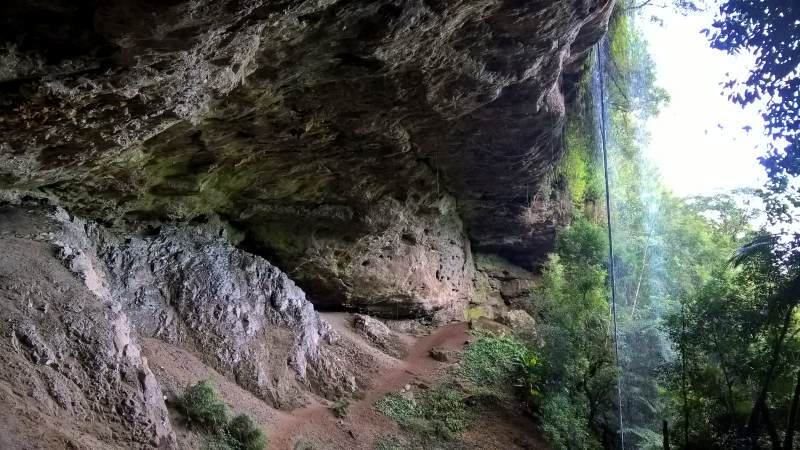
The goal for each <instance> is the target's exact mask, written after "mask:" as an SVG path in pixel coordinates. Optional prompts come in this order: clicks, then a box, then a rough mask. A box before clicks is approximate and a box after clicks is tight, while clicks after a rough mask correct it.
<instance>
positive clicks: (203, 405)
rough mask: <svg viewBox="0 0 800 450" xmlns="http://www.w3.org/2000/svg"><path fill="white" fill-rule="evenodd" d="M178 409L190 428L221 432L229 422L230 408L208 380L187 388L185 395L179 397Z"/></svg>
mask: <svg viewBox="0 0 800 450" xmlns="http://www.w3.org/2000/svg"><path fill="white" fill-rule="evenodd" d="M178 411H179V412H180V413H181V414H182V415H183V418H184V419H185V420H186V425H187V426H188V427H189V428H199V429H202V430H204V431H207V432H210V433H216V434H219V433H222V432H223V431H224V429H225V426H226V425H227V423H228V408H227V407H225V404H224V403H222V402H221V401H220V400H219V399H218V398H217V394H216V392H214V388H213V387H212V386H211V382H210V381H208V380H203V381H201V382H199V383H197V384H194V385H191V386H189V387H187V388H186V391H185V392H184V393H183V396H182V397H180V398H179V399H178Z"/></svg>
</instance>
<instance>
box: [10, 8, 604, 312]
mask: <svg viewBox="0 0 800 450" xmlns="http://www.w3.org/2000/svg"><path fill="white" fill-rule="evenodd" d="M611 6H612V2H611V1H609V0H576V1H571V2H564V1H559V0H542V1H531V2H520V1H513V0H450V1H441V0H411V1H403V2H399V1H388V0H379V1H345V0H339V1H335V0H334V1H325V2H319V1H311V0H285V1H266V0H170V1H166V2H155V1H151V0H129V1H124V2H112V1H105V0H101V1H94V0H70V1H67V0H54V1H50V2H27V1H23V0H9V1H6V2H3V4H2V6H0V23H1V24H2V27H0V188H2V189H14V190H21V191H28V192H38V193H44V194H46V195H49V196H51V197H52V198H55V199H57V200H58V201H59V202H60V203H61V204H62V205H63V206H64V207H65V208H67V209H68V210H69V211H70V212H72V213H75V214H79V215H82V216H84V217H88V218H92V219H97V220H100V221H103V222H104V223H106V224H109V225H115V226H117V227H121V228H122V229H136V226H137V225H136V224H137V223H141V222H162V223H163V222H183V223H185V222H188V221H191V220H194V219H199V218H202V217H210V216H213V215H219V216H220V217H222V218H223V219H224V220H225V221H227V222H228V223H230V224H232V225H233V226H234V227H235V228H237V229H238V230H240V231H242V232H243V241H242V242H241V245H242V246H244V247H246V248H248V249H250V250H251V251H253V252H257V253H258V254H260V255H262V256H265V257H267V259H269V260H270V261H273V262H275V263H276V264H278V266H279V267H281V268H282V269H284V270H285V271H286V272H288V273H289V274H290V276H292V277H293V278H294V279H296V280H297V282H298V283H299V284H300V285H301V286H302V287H304V288H305V289H306V290H307V291H308V292H309V293H310V298H311V299H312V300H313V301H314V302H315V303H316V304H318V305H320V306H321V307H326V308H336V309H339V308H350V309H362V310H366V311H370V312H372V313H376V314H381V315H384V316H387V317H391V316H394V317H409V316H417V315H433V314H435V313H436V312H437V311H439V312H447V311H450V313H449V314H450V315H452V311H458V310H460V309H463V306H464V305H465V304H466V302H467V300H468V299H469V298H470V297H471V296H472V291H471V284H472V283H471V281H472V278H473V269H472V260H471V250H470V248H472V249H475V250H478V251H480V252H484V253H495V254H498V255H500V256H502V257H503V258H505V259H507V260H509V261H511V262H512V263H514V264H517V265H520V266H523V267H526V268H528V269H532V268H534V267H535V265H536V264H537V262H538V261H540V260H541V258H542V257H543V256H544V254H545V253H546V251H547V250H549V249H550V248H551V246H552V236H553V233H554V231H555V229H556V227H557V226H558V225H559V224H561V223H563V222H565V221H566V220H567V217H568V215H567V207H566V206H564V205H567V204H568V203H569V202H563V201H561V196H560V194H559V192H560V190H559V188H558V186H553V183H552V182H551V181H550V180H549V177H548V176H547V174H548V173H549V172H550V170H551V168H552V166H553V164H554V163H555V162H556V161H557V160H558V158H559V157H560V153H561V151H562V150H561V145H560V134H561V129H562V125H563V120H564V112H565V107H564V95H563V92H564V91H565V90H566V91H569V88H570V87H571V85H572V84H573V83H574V79H575V74H576V73H578V72H579V67H580V64H581V62H582V61H583V58H584V57H585V54H586V52H587V50H588V49H589V48H590V46H591V45H592V44H593V43H594V42H595V41H596V40H597V38H599V36H600V34H601V33H602V32H603V31H604V28H605V23H606V21H607V18H608V14H609V13H610V10H611ZM243 264H245V266H246V265H247V264H249V263H247V262H243Z"/></svg>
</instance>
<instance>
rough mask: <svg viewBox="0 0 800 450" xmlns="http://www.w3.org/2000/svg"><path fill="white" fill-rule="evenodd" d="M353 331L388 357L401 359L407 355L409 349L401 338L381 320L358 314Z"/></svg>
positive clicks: (354, 320)
mask: <svg viewBox="0 0 800 450" xmlns="http://www.w3.org/2000/svg"><path fill="white" fill-rule="evenodd" d="M353 329H355V330H356V331H357V332H358V333H360V334H361V335H363V336H364V337H365V338H367V341H368V342H370V343H371V344H372V345H374V346H376V347H378V348H379V349H380V350H381V351H383V352H384V353H386V354H387V355H391V356H395V357H398V358H401V357H403V356H405V355H406V353H407V349H406V347H405V346H404V345H403V342H402V341H401V340H400V337H399V336H398V335H397V334H395V333H394V332H393V331H392V330H390V329H389V327H387V326H386V324H384V323H383V322H381V321H380V320H377V319H373V318H372V317H370V316H365V315H363V314H356V315H355V316H353Z"/></svg>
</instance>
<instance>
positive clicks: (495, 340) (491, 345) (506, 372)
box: [458, 332, 529, 386]
mask: <svg viewBox="0 0 800 450" xmlns="http://www.w3.org/2000/svg"><path fill="white" fill-rule="evenodd" d="M473 334H474V335H476V336H477V337H478V340H476V341H475V342H473V343H472V344H470V345H469V347H467V352H466V355H465V356H464V362H463V363H462V365H461V367H460V368H459V369H458V374H459V375H461V376H462V377H464V378H466V379H467V380H469V381H472V382H473V383H475V384H477V385H479V386H503V385H506V384H507V383H508V382H509V381H512V380H514V379H515V378H517V377H519V375H520V370H521V367H522V364H523V362H524V361H526V360H528V353H529V352H528V349H527V347H525V344H523V343H522V342H520V341H518V340H517V339H515V338H513V337H511V336H507V335H501V336H495V335H492V334H489V333H485V332H473Z"/></svg>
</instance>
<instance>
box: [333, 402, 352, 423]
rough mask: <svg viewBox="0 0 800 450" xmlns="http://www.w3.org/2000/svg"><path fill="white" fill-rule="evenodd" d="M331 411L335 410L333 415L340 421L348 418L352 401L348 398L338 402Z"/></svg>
mask: <svg viewBox="0 0 800 450" xmlns="http://www.w3.org/2000/svg"><path fill="white" fill-rule="evenodd" d="M331 410H333V414H334V415H335V416H336V417H338V418H340V419H341V418H343V417H346V416H347V413H348V411H349V410H350V400H348V399H346V398H340V399H338V400H336V401H335V402H334V403H333V406H331Z"/></svg>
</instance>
